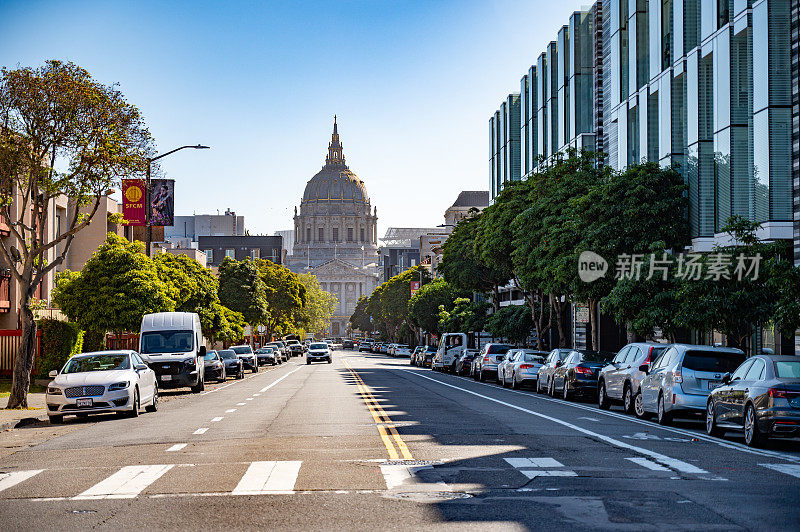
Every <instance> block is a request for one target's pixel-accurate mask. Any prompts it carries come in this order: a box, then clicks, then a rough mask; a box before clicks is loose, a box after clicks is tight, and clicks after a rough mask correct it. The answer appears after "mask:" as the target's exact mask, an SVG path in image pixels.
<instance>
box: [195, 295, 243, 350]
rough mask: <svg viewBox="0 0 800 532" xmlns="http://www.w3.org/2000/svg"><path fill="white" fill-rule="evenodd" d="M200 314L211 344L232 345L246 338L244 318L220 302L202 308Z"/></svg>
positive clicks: (201, 322)
mask: <svg viewBox="0 0 800 532" xmlns="http://www.w3.org/2000/svg"><path fill="white" fill-rule="evenodd" d="M198 314H199V315H200V326H201V327H202V328H203V335H204V336H205V337H206V339H208V341H209V342H210V343H212V344H213V343H215V342H222V343H223V345H230V344H232V343H234V342H238V341H240V340H242V338H244V327H245V321H244V316H242V314H241V313H239V312H234V311H233V310H231V309H229V308H228V307H226V306H224V305H222V304H221V303H220V302H219V301H214V302H213V303H211V305H208V306H204V307H201V308H200V309H199V310H198Z"/></svg>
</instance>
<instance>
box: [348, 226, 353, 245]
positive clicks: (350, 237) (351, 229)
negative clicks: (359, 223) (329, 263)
mask: <svg viewBox="0 0 800 532" xmlns="http://www.w3.org/2000/svg"><path fill="white" fill-rule="evenodd" d="M347 241H348V242H352V241H353V228H352V227H348V228H347Z"/></svg>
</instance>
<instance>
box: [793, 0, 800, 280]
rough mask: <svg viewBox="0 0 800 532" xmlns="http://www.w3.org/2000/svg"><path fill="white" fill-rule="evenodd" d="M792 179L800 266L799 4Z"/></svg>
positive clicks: (797, 11)
mask: <svg viewBox="0 0 800 532" xmlns="http://www.w3.org/2000/svg"><path fill="white" fill-rule="evenodd" d="M791 17H792V30H791V31H792V179H793V181H794V202H793V204H794V209H793V210H794V262H795V264H797V265H798V266H800V2H798V1H795V2H792V12H791Z"/></svg>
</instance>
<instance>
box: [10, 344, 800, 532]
mask: <svg viewBox="0 0 800 532" xmlns="http://www.w3.org/2000/svg"><path fill="white" fill-rule="evenodd" d="M304 362H305V361H304V360H301V359H294V360H293V361H292V362H290V363H289V364H284V365H283V366H278V367H275V368H269V369H268V370H266V371H262V372H259V373H257V374H254V375H252V376H250V375H249V374H248V378H246V379H244V380H242V381H228V383H226V384H224V385H213V386H208V387H207V390H206V392H205V393H203V394H200V395H193V394H188V393H187V394H183V393H179V394H172V395H170V396H168V397H167V399H168V400H167V401H165V402H163V403H162V405H161V407H160V409H159V411H158V412H157V413H153V414H147V413H143V414H142V415H141V416H140V417H139V418H136V419H117V418H115V417H112V416H109V417H103V418H91V419H90V420H88V421H78V420H70V419H69V418H68V419H67V423H66V424H65V425H64V426H58V427H30V428H24V429H17V431H31V432H30V433H29V437H27V438H22V440H24V441H25V442H26V443H25V445H20V446H19V447H17V448H15V450H14V452H8V453H5V454H3V455H0V528H1V529H2V530H24V529H45V528H48V529H50V528H54V529H76V528H80V529H87V528H117V529H130V528H134V527H137V528H142V529H157V528H162V529H194V530H202V529H222V528H229V529H235V530H240V529H292V530H298V529H301V530H331V529H348V530H352V529H357V530H365V529H380V530H383V529H412V528H414V529H433V528H435V529H440V528H441V529H445V528H479V529H489V528H502V529H552V528H553V527H568V529H569V530H589V529H608V530H651V529H665V528H670V529H692V530H695V529H720V530H734V529H753V530H756V529H758V530H763V529H770V530H791V529H794V530H796V529H798V528H799V527H800V505H798V502H799V501H800V443H798V442H797V441H778V442H771V443H770V444H768V446H767V448H766V449H763V450H752V449H748V448H747V447H745V446H744V445H743V444H742V443H741V442H740V441H739V440H736V439H728V440H720V439H715V438H709V437H707V436H706V435H705V433H704V431H703V430H702V424H701V423H700V422H695V421H685V422H680V421H679V422H677V424H676V426H674V427H668V428H665V427H660V426H658V425H656V424H654V423H651V422H647V421H640V420H636V419H635V418H633V417H630V416H627V415H624V414H622V413H621V412H620V411H619V410H616V411H615V410H614V409H612V410H611V411H610V412H605V411H600V410H598V409H597V408H596V407H595V406H594V405H593V404H588V403H565V402H563V401H561V400H558V399H551V398H549V397H545V396H541V395H537V394H535V393H534V392H532V391H514V390H507V389H503V388H500V387H498V386H496V385H492V384H482V383H477V382H474V381H472V380H469V379H466V378H461V377H456V376H453V375H446V374H439V373H434V372H432V371H430V370H427V369H419V368H414V367H410V366H409V365H408V360H407V359H392V358H389V357H385V356H381V355H370V354H358V353H355V352H350V351H337V352H335V354H334V363H333V364H315V365H312V366H307V365H305V363H304ZM12 432H15V431H12ZM11 437H12V436H11V435H8V434H0V446H2V444H3V438H11Z"/></svg>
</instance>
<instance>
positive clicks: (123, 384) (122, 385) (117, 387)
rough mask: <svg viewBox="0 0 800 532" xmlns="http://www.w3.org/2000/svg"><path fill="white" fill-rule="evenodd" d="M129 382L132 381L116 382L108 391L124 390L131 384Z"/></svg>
mask: <svg viewBox="0 0 800 532" xmlns="http://www.w3.org/2000/svg"><path fill="white" fill-rule="evenodd" d="M129 384H130V383H129V382H128V381H125V382H115V383H114V384H112V385H111V386H109V387H108V391H109V392H113V391H116V390H124V389H125V388H127V387H128V386H129Z"/></svg>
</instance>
